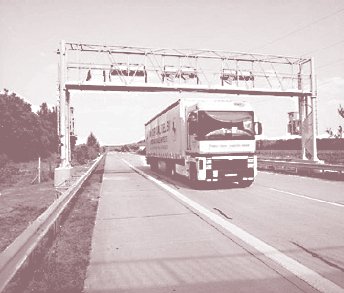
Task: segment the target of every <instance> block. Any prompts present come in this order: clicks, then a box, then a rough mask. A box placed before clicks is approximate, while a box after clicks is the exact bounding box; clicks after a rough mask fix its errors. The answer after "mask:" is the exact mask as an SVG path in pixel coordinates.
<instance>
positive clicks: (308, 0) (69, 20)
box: [0, 0, 344, 145]
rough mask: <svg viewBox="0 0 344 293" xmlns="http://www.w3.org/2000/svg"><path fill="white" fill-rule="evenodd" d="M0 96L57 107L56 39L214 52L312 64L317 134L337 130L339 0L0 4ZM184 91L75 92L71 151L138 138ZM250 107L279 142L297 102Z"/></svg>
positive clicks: (343, 37)
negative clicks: (91, 138)
mask: <svg viewBox="0 0 344 293" xmlns="http://www.w3.org/2000/svg"><path fill="white" fill-rule="evenodd" d="M0 11H1V18H0V36H1V44H0V90H1V89H4V88H6V89H8V90H10V91H11V92H15V93H16V94H17V95H19V96H20V97H22V98H23V99H25V100H26V101H27V102H29V103H30V104H32V105H33V108H34V109H35V108H37V106H38V105H40V104H41V103H42V102H47V103H48V104H49V105H55V104H57V98H58V93H57V78H58V77H57V72H58V71H57V66H58V55H57V54H56V50H57V49H58V47H59V42H60V41H61V40H66V41H68V42H81V43H92V44H108V45H127V46H137V47H151V48H175V49H178V48H184V49H185V48H190V49H191V48H192V49H212V50H224V51H236V52H248V53H262V54H273V55H286V56H296V57H299V56H304V57H312V56H313V57H314V60H315V71H316V74H317V84H318V95H317V101H318V106H317V117H318V118H317V122H318V125H317V128H318V134H319V135H321V134H323V133H325V130H326V129H327V128H332V129H334V130H336V129H337V128H338V126H339V125H340V124H343V120H342V119H341V118H340V116H339V115H338V114H337V108H338V106H339V105H340V104H342V105H343V106H344V57H343V52H344V33H343V32H344V1H343V0H288V1H287V0H246V1H234V0H212V1H209V0H188V1H186V0H184V1H182V0H174V1H171V0H169V1H164V0H145V1H142V0H123V1H122V0H98V1H92V0H68V1H67V0H11V1H10V0H0ZM184 96H188V95H187V94H184V93H173V92H172V93H171V92H170V93H128V92H106V93H104V92H102V93H100V92H96V93H91V92H77V91H76V92H73V93H72V96H71V104H72V106H73V107H74V108H75V110H74V112H75V126H76V134H77V135H78V143H83V142H85V140H86V138H87V136H88V135H89V133H90V132H93V133H94V134H95V136H96V137H97V138H98V140H99V141H100V142H101V144H103V145H116V144H122V143H130V142H135V141H138V140H141V139H143V138H144V123H145V122H147V121H148V120H149V119H150V118H152V117H153V116H154V115H155V114H156V113H158V112H160V111H161V110H162V109H164V108H165V107H166V106H168V105H169V104H171V103H172V102H174V101H176V100H177V99H179V98H180V97H184ZM235 99H242V100H245V101H249V102H251V103H252V105H253V107H254V108H255V110H256V113H257V119H258V120H259V121H260V122H262V124H263V131H264V137H281V136H285V135H286V129H287V122H288V114H287V113H288V112H291V111H297V98H296V97H295V98H281V97H271V96H261V97H252V96H243V97H241V96H240V97H235Z"/></svg>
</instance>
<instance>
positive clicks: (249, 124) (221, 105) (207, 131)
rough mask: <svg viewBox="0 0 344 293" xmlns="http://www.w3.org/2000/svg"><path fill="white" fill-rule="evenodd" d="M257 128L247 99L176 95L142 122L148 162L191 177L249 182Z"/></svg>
mask: <svg viewBox="0 0 344 293" xmlns="http://www.w3.org/2000/svg"><path fill="white" fill-rule="evenodd" d="M261 133H262V125H261V123H260V122H255V121H254V112H253V110H252V107H251V106H250V105H249V104H248V103H246V102H237V101H232V100H231V99H230V98H222V99H215V98H214V99H209V98H202V99H201V98H199V99H197V98H196V99H195V98H184V99H179V100H178V101H176V102H175V103H173V104H172V105H170V106H169V107H167V108H166V109H164V110H163V111H162V112H160V113H159V114H157V115H156V116H154V117H153V118H152V119H151V120H149V121H148V122H147V123H146V124H145V139H146V160H147V164H149V165H150V166H151V169H152V170H154V171H158V170H162V171H164V172H166V173H168V174H170V175H172V176H173V175H175V174H179V175H182V176H185V177H187V178H188V179H189V180H190V181H191V182H193V183H196V182H237V183H238V184H239V185H240V186H242V187H248V186H250V185H251V184H252V183H253V181H254V178H255V176H256V174H257V158H256V155H255V150H256V141H255V136H256V135H259V134H261Z"/></svg>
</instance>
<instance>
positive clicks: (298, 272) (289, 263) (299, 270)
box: [122, 159, 344, 293]
mask: <svg viewBox="0 0 344 293" xmlns="http://www.w3.org/2000/svg"><path fill="white" fill-rule="evenodd" d="M122 161H123V162H125V163H126V164H127V165H128V166H129V167H130V168H132V169H133V170H135V171H136V172H137V173H139V174H141V175H142V176H144V177H145V178H147V179H149V180H151V181H153V182H154V183H155V184H157V185H159V186H160V187H162V188H163V189H165V190H167V191H168V192H170V193H172V194H173V195H174V196H175V197H177V198H178V199H179V200H181V201H183V202H184V203H186V204H187V205H189V206H190V207H192V208H193V209H194V210H196V211H198V212H199V213H201V214H202V215H204V216H206V217H207V218H209V219H210V220H212V221H213V222H214V223H216V224H218V225H220V226H221V227H223V228H224V229H226V230H227V231H229V232H230V233H232V234H233V235H235V236H236V237H238V238H239V239H241V240H242V241H244V242H245V243H246V244H248V245H250V246H252V247H253V248H255V249H256V250H257V251H259V252H260V253H262V254H264V255H265V256H266V257H267V258H269V259H271V260H273V261H275V262H276V263H278V264H279V265H281V266H282V267H284V268H285V269H287V270H288V271H290V272H291V273H293V274H294V275H295V276H297V277H298V278H300V279H301V280H303V281H305V282H306V283H308V284H309V285H310V286H312V287H313V288H315V289H316V290H318V291H320V292H323V293H327V292H332V293H337V292H338V293H343V292H344V289H343V288H341V287H339V286H338V285H337V284H335V283H333V282H331V281H330V280H328V279H326V278H324V277H323V276H321V275H319V274H318V273H317V272H315V271H313V270H311V269H309V268H308V267H306V266H304V265H302V264H301V263H299V262H297V261H296V260H294V259H292V258H291V257H289V256H287V255H285V254H283V253H282V252H280V251H279V250H277V249H276V248H274V247H272V246H270V245H268V244H266V243H265V242H263V241H262V240H260V239H258V238H256V237H254V236H253V235H251V234H250V233H248V232H246V231H245V230H243V229H241V228H239V227H237V226H236V225H234V224H232V223H230V222H228V221H227V220H225V219H223V218H221V217H220V216H218V215H216V214H214V213H213V212H211V211H209V210H208V209H206V208H204V207H203V206H201V205H200V204H198V203H197V202H195V201H193V200H191V199H189V198H188V197H186V196H185V195H183V194H181V193H180V192H178V191H177V190H175V189H173V188H171V187H170V186H168V185H166V184H165V183H163V182H161V181H159V180H157V179H155V178H153V177H152V176H150V175H148V174H146V173H144V172H143V171H141V170H139V169H137V168H135V167H134V166H133V165H132V164H130V163H129V162H127V161H126V160H124V159H122Z"/></svg>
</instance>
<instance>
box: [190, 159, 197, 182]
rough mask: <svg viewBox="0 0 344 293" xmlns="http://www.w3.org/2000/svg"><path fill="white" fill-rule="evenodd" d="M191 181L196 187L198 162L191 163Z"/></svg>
mask: <svg viewBox="0 0 344 293" xmlns="http://www.w3.org/2000/svg"><path fill="white" fill-rule="evenodd" d="M189 181H190V184H191V186H193V187H196V186H197V169H196V163H191V164H190V170H189Z"/></svg>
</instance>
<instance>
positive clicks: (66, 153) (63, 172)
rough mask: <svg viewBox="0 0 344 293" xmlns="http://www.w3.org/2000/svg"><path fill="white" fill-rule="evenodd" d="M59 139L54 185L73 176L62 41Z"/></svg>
mask: <svg viewBox="0 0 344 293" xmlns="http://www.w3.org/2000/svg"><path fill="white" fill-rule="evenodd" d="M59 54H60V62H59V111H58V116H59V120H58V121H59V129H58V130H59V131H58V134H59V139H60V165H59V167H58V168H56V169H55V177H54V185H55V187H58V186H60V185H61V184H63V183H64V182H66V181H67V180H69V179H70V178H71V175H72V167H71V164H70V161H71V147H70V129H69V128H70V93H69V92H68V91H67V90H66V87H65V80H66V79H65V74H66V73H65V70H66V66H65V65H66V63H65V62H66V60H65V59H66V52H65V43H64V41H61V48H60V51H59Z"/></svg>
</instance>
